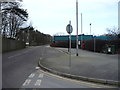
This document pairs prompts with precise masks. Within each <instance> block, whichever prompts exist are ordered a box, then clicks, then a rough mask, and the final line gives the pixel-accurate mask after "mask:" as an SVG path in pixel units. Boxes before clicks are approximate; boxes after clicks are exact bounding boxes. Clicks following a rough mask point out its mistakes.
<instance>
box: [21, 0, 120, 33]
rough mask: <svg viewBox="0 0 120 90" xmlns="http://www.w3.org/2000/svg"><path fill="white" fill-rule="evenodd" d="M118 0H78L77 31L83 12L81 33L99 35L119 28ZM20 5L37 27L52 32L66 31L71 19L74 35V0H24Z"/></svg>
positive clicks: (44, 31)
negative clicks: (108, 29)
mask: <svg viewBox="0 0 120 90" xmlns="http://www.w3.org/2000/svg"><path fill="white" fill-rule="evenodd" d="M118 1H119V0H78V6H79V34H81V13H82V14H83V33H84V34H90V23H92V25H91V30H92V32H91V33H92V34H95V35H101V34H105V33H107V31H106V28H111V27H113V26H115V27H118ZM22 4H23V7H24V8H25V9H27V10H28V12H29V21H31V22H32V25H33V27H34V28H36V29H37V30H39V31H41V32H43V33H45V34H50V35H54V34H56V33H59V32H62V33H65V35H68V34H67V32H66V26H67V24H68V23H69V20H71V24H72V26H73V33H72V34H73V35H75V34H76V0H23V2H22Z"/></svg>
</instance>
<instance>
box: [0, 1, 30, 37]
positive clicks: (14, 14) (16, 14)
mask: <svg viewBox="0 0 120 90" xmlns="http://www.w3.org/2000/svg"><path fill="white" fill-rule="evenodd" d="M2 13H3V20H2V21H3V26H2V27H3V29H2V30H3V31H2V32H3V36H4V37H6V36H7V35H8V36H9V37H11V38H16V36H17V34H18V32H19V28H20V26H21V25H23V24H24V22H25V21H27V18H28V13H27V10H24V9H21V8H20V3H18V2H4V3H3V4H2Z"/></svg>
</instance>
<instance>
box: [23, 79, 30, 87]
mask: <svg viewBox="0 0 120 90" xmlns="http://www.w3.org/2000/svg"><path fill="white" fill-rule="evenodd" d="M30 82H31V80H30V79H27V80H25V82H24V83H23V86H27V85H29V84H30Z"/></svg>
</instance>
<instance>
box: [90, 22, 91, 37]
mask: <svg viewBox="0 0 120 90" xmlns="http://www.w3.org/2000/svg"><path fill="white" fill-rule="evenodd" d="M90 35H91V23H90Z"/></svg>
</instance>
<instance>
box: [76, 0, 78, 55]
mask: <svg viewBox="0 0 120 90" xmlns="http://www.w3.org/2000/svg"><path fill="white" fill-rule="evenodd" d="M76 56H78V0H76Z"/></svg>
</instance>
